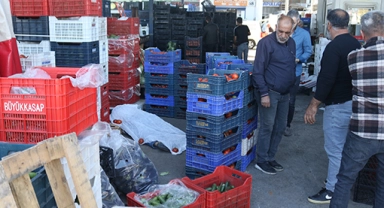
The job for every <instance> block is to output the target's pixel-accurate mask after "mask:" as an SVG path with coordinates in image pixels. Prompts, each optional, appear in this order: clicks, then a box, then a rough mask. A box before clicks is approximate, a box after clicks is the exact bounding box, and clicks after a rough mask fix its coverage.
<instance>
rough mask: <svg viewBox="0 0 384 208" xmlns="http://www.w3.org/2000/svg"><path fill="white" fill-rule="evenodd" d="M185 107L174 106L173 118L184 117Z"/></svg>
mask: <svg viewBox="0 0 384 208" xmlns="http://www.w3.org/2000/svg"><path fill="white" fill-rule="evenodd" d="M186 111H187V107H181V106H175V118H179V119H185V115H186Z"/></svg>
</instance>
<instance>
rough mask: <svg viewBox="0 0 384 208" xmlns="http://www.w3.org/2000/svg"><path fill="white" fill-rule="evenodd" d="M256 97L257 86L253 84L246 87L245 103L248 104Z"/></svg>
mask: <svg viewBox="0 0 384 208" xmlns="http://www.w3.org/2000/svg"><path fill="white" fill-rule="evenodd" d="M254 99H255V88H254V87H253V86H249V87H247V88H245V89H244V101H243V105H247V104H248V103H249V102H251V101H252V100H254Z"/></svg>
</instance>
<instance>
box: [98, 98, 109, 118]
mask: <svg viewBox="0 0 384 208" xmlns="http://www.w3.org/2000/svg"><path fill="white" fill-rule="evenodd" d="M109 113H110V110H109V100H107V101H106V103H103V105H102V106H101V109H100V121H105V122H108V123H109V122H110V120H109Z"/></svg>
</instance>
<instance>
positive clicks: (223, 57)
mask: <svg viewBox="0 0 384 208" xmlns="http://www.w3.org/2000/svg"><path fill="white" fill-rule="evenodd" d="M217 59H230V60H232V59H238V57H237V56H213V57H212V58H211V60H210V63H209V66H208V69H214V68H216V65H215V63H216V60H217Z"/></svg>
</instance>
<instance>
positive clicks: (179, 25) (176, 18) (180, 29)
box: [170, 12, 187, 49]
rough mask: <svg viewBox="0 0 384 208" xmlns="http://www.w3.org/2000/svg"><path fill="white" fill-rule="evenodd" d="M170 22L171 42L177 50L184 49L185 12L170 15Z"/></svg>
mask: <svg viewBox="0 0 384 208" xmlns="http://www.w3.org/2000/svg"><path fill="white" fill-rule="evenodd" d="M170 19H171V22H172V41H173V42H175V43H176V45H177V47H178V48H181V49H184V37H185V35H186V27H187V24H186V14H185V12H182V13H177V14H171V15H170Z"/></svg>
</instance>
